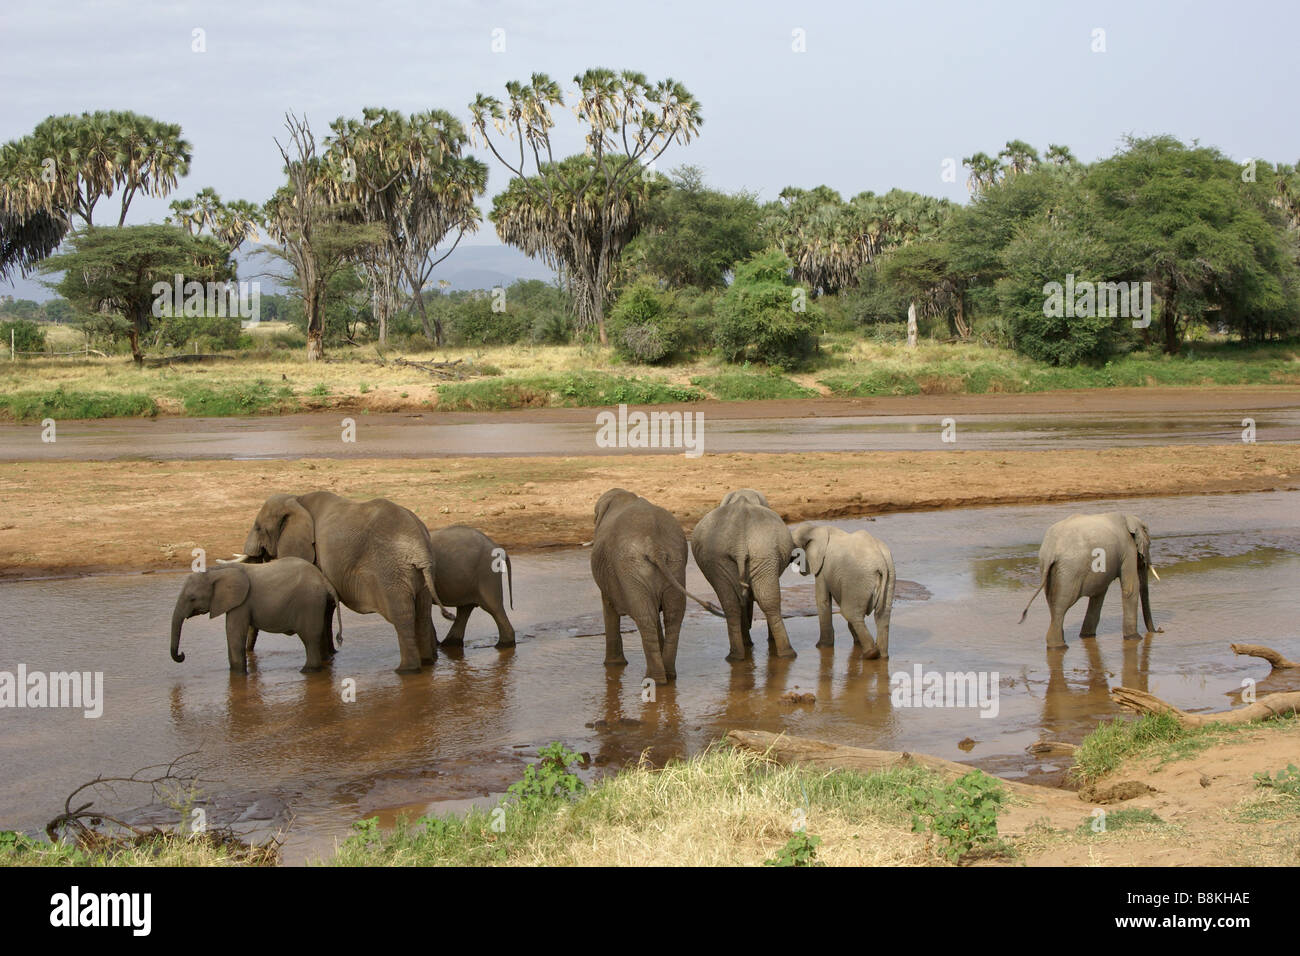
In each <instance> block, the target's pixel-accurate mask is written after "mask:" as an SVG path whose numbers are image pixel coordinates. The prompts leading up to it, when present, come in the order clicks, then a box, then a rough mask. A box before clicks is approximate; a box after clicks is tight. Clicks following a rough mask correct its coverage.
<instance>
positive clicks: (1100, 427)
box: [0, 396, 1300, 461]
mask: <svg viewBox="0 0 1300 956" xmlns="http://www.w3.org/2000/svg"><path fill="white" fill-rule="evenodd" d="M961 397H964V396H961ZM682 409H685V410H686V411H688V412H692V413H693V412H694V410H693V409H691V408H690V406H674V410H675V411H680V410H682ZM655 410H660V409H655ZM702 414H703V413H702ZM596 415H597V409H591V410H590V417H589V418H587V419H585V420H583V421H547V420H536V421H505V422H496V421H481V420H463V419H462V418H461V417H458V416H448V417H443V416H440V415H438V414H433V413H430V414H410V413H384V414H373V415H370V414H362V413H360V412H343V411H339V412H332V413H316V414H307V415H286V416H282V417H257V418H245V419H239V418H220V419H204V418H199V419H158V420H138V419H126V420H123V419H117V420H108V421H94V422H66V423H61V424H60V425H59V426H58V432H57V441H55V442H49V443H46V442H42V440H41V431H42V430H41V427H40V426H39V425H0V461H19V460H36V461H40V460H76V461H88V460H112V459H121V458H151V459H206V458H237V459H291V458H319V457H328V458H409V457H447V456H476V455H481V456H493V455H496V456H520V455H602V454H628V453H633V454H681V453H682V451H681V449H635V448H601V447H599V446H597V445H596V434H597V425H596ZM1244 417H1251V418H1252V419H1253V420H1254V422H1255V430H1256V436H1257V440H1258V441H1260V442H1280V441H1287V442H1290V441H1300V408H1263V409H1260V410H1259V411H1257V412H1249V413H1242V412H1235V411H1225V410H1220V411H1203V410H1178V411H1167V410H1155V411H1145V412H1142V411H1137V412H1127V413H1114V412H1108V413H1106V414H1104V415H1099V414H1095V413H1094V414H1084V413H1068V412H1067V413H1051V414H1030V415H1017V416H1007V415H989V414H979V415H971V414H960V415H958V416H957V417H956V419H955V422H956V429H957V431H956V445H955V446H954V445H948V444H944V443H943V442H942V440H941V432H942V430H943V426H942V425H941V422H942V421H943V416H941V415H938V414H935V415H871V416H854V415H837V416H828V417H800V418H765V419H754V418H727V417H716V416H715V415H714V414H713V413H712V412H710V413H708V414H706V415H705V418H704V422H703V426H702V433H703V451H704V452H706V453H722V452H801V451H802V452H815V451H926V450H935V449H946V448H951V447H957V448H961V449H964V450H971V451H978V450H1017V449H1018V450H1027V449H1041V448H1121V447H1132V446H1136V445H1171V444H1211V443H1219V442H1239V441H1241V437H1242V419H1243V418H1244ZM344 418H350V419H352V420H353V421H354V422H355V423H356V432H355V437H356V440H355V441H351V442H344V441H342V435H343V429H342V427H341V423H342V422H343V420H344Z"/></svg>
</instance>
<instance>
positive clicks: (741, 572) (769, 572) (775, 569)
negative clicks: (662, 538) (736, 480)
mask: <svg viewBox="0 0 1300 956" xmlns="http://www.w3.org/2000/svg"><path fill="white" fill-rule="evenodd" d="M793 551H794V541H793V540H792V539H791V537H790V529H789V528H787V527H786V524H785V522H784V521H783V520H782V519H781V516H780V515H778V514H777V513H776V512H775V511H773V510H772V509H771V508H769V507H768V506H767V499H766V498H765V497H763V495H762V493H761V492H758V491H755V490H754V489H752V488H741V489H740V490H738V491H732V492H730V493H729V494H727V496H726V497H724V498H723V499H722V503H721V504H719V505H718V507H716V508H714V509H713V510H712V511H710V512H709V513H708V514H706V515H705V516H704V517H703V518H701V519H700V521H699V523H698V524H697V525H696V526H695V530H694V531H693V532H692V533H691V553H692V554H694V555H695V563H696V564H698V565H699V567H700V570H701V571H703V572H704V577H705V578H707V579H708V582H709V584H711V585H713V590H714V591H715V592H716V593H717V595H718V602H719V603H720V604H721V605H722V610H723V613H724V614H726V616H727V640H728V642H729V643H730V645H731V649H730V651H729V653H728V654H727V660H729V661H740V660H744V659H745V658H746V657H747V656H748V655H749V648H750V647H752V646H753V643H754V642H753V641H752V640H751V639H750V636H749V629H750V626H751V625H752V624H753V620H754V602H755V601H757V602H758V606H759V608H760V609H761V610H762V612H763V616H764V617H766V618H767V634H768V640H769V641H771V642H773V643H774V644H775V645H776V656H777V657H794V656H796V655H795V650H794V648H793V647H791V646H790V636H789V635H788V634H787V633H786V630H785V622H784V621H782V620H781V584H780V578H781V573H782V572H783V571H784V570H785V569H786V566H787V565H789V563H790V556H791V553H792V552H793Z"/></svg>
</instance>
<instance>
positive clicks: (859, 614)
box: [840, 607, 880, 661]
mask: <svg viewBox="0 0 1300 956" xmlns="http://www.w3.org/2000/svg"><path fill="white" fill-rule="evenodd" d="M840 612H841V613H842V614H843V615H844V620H845V621H847V622H848V625H849V630H850V631H851V632H852V634H853V637H854V639H855V640H856V641H857V642H858V647H860V648H862V656H863V657H865V658H866V659H867V660H869V661H874V660H876V659H877V658H879V657H880V648H879V647H877V646H876V641H875V639H874V638H873V637H872V636H871V631H869V630H867V612H866V610H865V609H863V608H859V607H855V608H852V609H849V608H844V607H841V608H840Z"/></svg>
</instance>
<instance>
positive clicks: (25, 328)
mask: <svg viewBox="0 0 1300 956" xmlns="http://www.w3.org/2000/svg"><path fill="white" fill-rule="evenodd" d="M11 335H12V336H13V340H12V345H13V347H14V349H15V350H16V351H19V352H44V351H45V330H44V329H43V328H41V327H40V326H39V325H37V324H36V323H35V322H32V321H30V320H28V319H11V320H9V321H7V322H0V348H3V350H4V351H5V352H8V351H9V346H10V344H11V342H10V336H11Z"/></svg>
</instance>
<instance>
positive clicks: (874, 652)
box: [862, 647, 880, 661]
mask: <svg viewBox="0 0 1300 956" xmlns="http://www.w3.org/2000/svg"><path fill="white" fill-rule="evenodd" d="M862 656H863V657H864V658H865V659H867V660H869V661H878V660H880V648H878V647H873V648H871V649H870V650H867V648H865V647H864V648H862Z"/></svg>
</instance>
